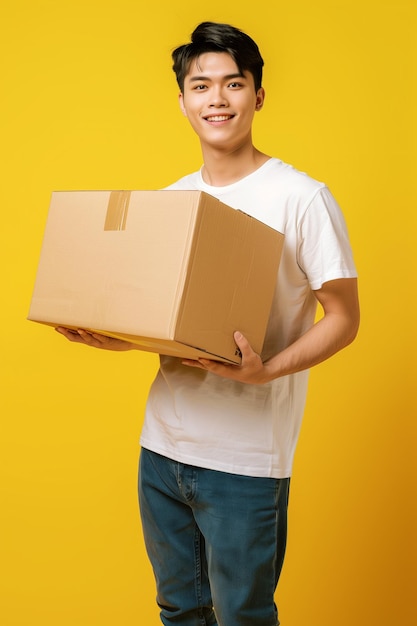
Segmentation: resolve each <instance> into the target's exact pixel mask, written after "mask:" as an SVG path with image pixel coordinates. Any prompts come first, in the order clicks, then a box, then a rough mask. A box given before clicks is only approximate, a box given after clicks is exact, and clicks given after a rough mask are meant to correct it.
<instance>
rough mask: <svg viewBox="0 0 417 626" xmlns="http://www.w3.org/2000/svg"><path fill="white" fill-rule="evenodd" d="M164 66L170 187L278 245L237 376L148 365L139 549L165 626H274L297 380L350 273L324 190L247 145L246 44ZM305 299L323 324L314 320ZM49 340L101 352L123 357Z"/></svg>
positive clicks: (103, 341)
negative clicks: (186, 163) (196, 164)
mask: <svg viewBox="0 0 417 626" xmlns="http://www.w3.org/2000/svg"><path fill="white" fill-rule="evenodd" d="M173 60H174V71H175V73H176V76H177V80H178V84H179V87H180V96H179V100H180V107H181V110H182V112H183V114H184V115H186V116H187V118H188V120H189V122H190V124H191V126H192V127H193V129H194V130H195V132H196V133H197V135H198V137H199V139H200V142H201V149H202V154H203V166H202V168H201V170H200V171H198V172H196V173H194V174H191V175H189V176H186V177H185V178H182V179H181V180H179V181H178V182H176V183H175V184H173V185H171V186H170V188H171V189H199V190H203V191H206V192H207V193H210V194H212V195H213V196H216V197H217V198H219V199H221V200H222V201H223V202H224V203H225V204H228V205H230V206H231V207H233V208H236V209H241V210H243V211H245V212H247V213H249V214H252V215H253V216H254V217H256V218H258V219H260V220H262V221H264V222H265V223H267V224H269V225H270V226H272V227H273V228H275V229H277V230H279V231H281V232H283V233H284V234H285V245H284V250H283V255H282V260H281V265H280V269H279V272H278V276H277V286H276V296H275V300H274V304H273V307H272V312H271V316H270V320H269V326H268V330H267V336H266V340H265V344H264V348H263V351H262V354H260V355H259V354H256V353H255V352H254V351H253V350H252V348H251V346H250V345H249V344H248V342H247V340H246V339H245V337H243V336H242V335H241V334H240V332H239V329H236V333H235V340H236V343H237V345H238V346H239V348H240V350H241V352H242V364H241V366H234V365H225V364H221V363H217V362H214V361H210V360H205V359H200V360H199V361H190V360H180V359H177V358H173V357H165V356H162V357H161V365H160V370H159V372H158V374H157V377H156V379H155V381H154V383H153V385H152V388H151V391H150V395H149V399H148V404H147V409H146V419H145V424H144V428H143V432H142V438H141V444H142V453H141V464H140V473H139V494H140V508H141V516H142V522H143V530H144V536H145V542H146V546H147V550H148V554H149V557H150V560H151V563H152V566H153V569H154V573H155V578H156V583H157V594H158V595H157V600H158V604H159V606H160V609H161V620H162V622H163V623H164V624H178V625H179V624H181V625H183V626H198V625H199V626H202V625H204V624H205V625H214V624H218V625H219V626H276V625H277V624H278V623H279V622H278V614H277V609H276V606H275V604H274V591H275V588H276V585H277V583H278V579H279V575H280V571H281V567H282V563H283V559H284V552H285V544H286V532H287V504H288V490H289V480H290V475H291V469H292V462H293V455H294V449H295V446H296V442H297V437H298V433H299V429H300V425H301V419H302V413H303V410H304V404H305V396H306V387H307V377H308V369H309V368H310V367H312V366H314V365H316V364H317V363H320V362H322V361H324V360H325V359H327V358H328V357H330V356H331V355H333V354H334V353H336V352H337V351H338V350H341V349H342V348H343V347H345V346H346V345H348V344H349V343H350V342H351V341H352V340H353V339H354V337H355V335H356V333H357V329H358V324H359V307H358V296H357V285H356V271H355V267H354V263H353V260H352V254H351V249H350V246H349V241H348V236H347V233H346V227H345V223H344V220H343V217H342V214H341V212H340V209H339V208H338V206H337V204H336V202H335V200H334V198H333V197H332V195H331V193H330V192H329V190H328V189H327V188H326V186H325V185H324V184H322V183H319V182H317V181H315V180H312V179H311V178H309V177H308V176H307V175H305V174H303V173H300V172H298V171H296V170H295V169H293V168H292V167H291V166H289V165H287V164H285V163H283V162H282V161H280V160H278V159H276V158H271V157H269V156H267V155H266V154H263V153H262V152H260V151H259V150H258V149H257V148H255V146H254V145H253V143H252V122H253V117H254V115H255V113H256V112H257V111H259V110H260V109H261V108H262V106H263V104H264V98H265V93H264V90H263V88H262V67H263V60H262V57H261V55H260V53H259V50H258V47H257V45H256V44H255V42H254V41H253V40H252V39H251V38H250V37H248V36H247V35H246V34H244V33H242V32H241V31H239V30H238V29H236V28H234V27H231V26H228V25H225V24H214V23H210V22H206V23H203V24H200V25H199V26H198V27H197V28H196V29H195V31H194V33H193V35H192V42H191V43H189V44H186V45H184V46H180V47H179V48H177V49H176V50H175V51H174V53H173ZM317 302H319V303H320V305H321V306H322V308H323V312H324V315H323V317H322V319H321V320H320V321H319V322H317V323H314V318H315V310H316V304H317ZM58 330H59V331H60V332H62V333H63V334H64V335H66V336H67V337H68V339H70V340H72V341H78V342H80V343H85V344H87V345H91V346H95V347H99V348H105V349H113V350H122V349H133V348H134V346H133V345H131V344H128V343H124V342H120V341H118V340H114V339H110V338H107V337H103V336H100V335H96V334H90V333H87V332H85V331H83V330H80V331H79V333H78V334H74V333H71V332H68V331H67V330H66V329H62V328H61V329H58Z"/></svg>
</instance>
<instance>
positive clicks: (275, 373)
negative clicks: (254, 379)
mask: <svg viewBox="0 0 417 626" xmlns="http://www.w3.org/2000/svg"><path fill="white" fill-rule="evenodd" d="M357 330H358V321H357V320H356V318H355V319H352V318H349V317H348V316H344V315H339V314H333V315H331V314H328V315H326V316H325V317H323V318H322V319H321V320H320V321H318V322H317V323H316V324H314V326H313V327H312V328H311V329H310V330H308V331H307V332H306V333H305V334H304V335H302V336H301V337H300V338H299V339H297V340H296V341H295V342H294V343H292V344H291V345H289V346H288V347H287V348H285V349H284V350H283V351H282V352H279V353H278V354H276V355H275V356H273V357H272V358H270V359H269V360H268V361H266V362H265V363H264V365H265V370H266V373H267V377H268V379H269V380H273V379H274V378H279V377H281V376H287V375H288V374H294V373H296V372H301V371H302V370H306V369H309V368H310V367H313V366H314V365H318V364H319V363H322V362H323V361H325V360H326V359H328V358H329V357H331V356H332V355H334V354H336V352H339V350H342V349H343V348H344V347H346V346H347V345H349V344H350V343H351V342H352V341H353V340H354V338H355V336H356V333H357Z"/></svg>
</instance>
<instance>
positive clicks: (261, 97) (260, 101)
mask: <svg viewBox="0 0 417 626" xmlns="http://www.w3.org/2000/svg"><path fill="white" fill-rule="evenodd" d="M264 102H265V89H264V88H263V87H261V88H260V89H258V91H257V92H256V104H255V110H256V111H260V110H261V109H262V107H263V105H264Z"/></svg>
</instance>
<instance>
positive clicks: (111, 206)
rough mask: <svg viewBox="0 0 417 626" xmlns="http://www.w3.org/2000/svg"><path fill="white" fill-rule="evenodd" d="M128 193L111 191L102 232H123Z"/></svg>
mask: <svg viewBox="0 0 417 626" xmlns="http://www.w3.org/2000/svg"><path fill="white" fill-rule="evenodd" d="M130 193H131V192H130V191H111V192H110V198H109V203H108V205H107V213H106V220H105V222H104V230H125V229H126V219H127V212H128V209H129V202H130Z"/></svg>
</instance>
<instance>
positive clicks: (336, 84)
mask: <svg viewBox="0 0 417 626" xmlns="http://www.w3.org/2000/svg"><path fill="white" fill-rule="evenodd" d="M220 5H222V6H224V7H225V8H220ZM414 5H415V3H414V2H412V1H411V0H409V1H408V2H407V1H405V0H396V1H394V0H392V1H390V2H389V1H387V0H374V1H371V0H333V1H331V0H316V1H315V2H311V1H310V0H299V1H298V2H295V1H294V2H285V3H284V2H281V1H280V0H277V1H275V2H271V1H270V0H259V1H258V2H248V1H243V2H239V3H225V2H222V3H220V4H219V3H214V4H213V3H209V6H208V7H203V8H200V7H201V3H196V2H194V1H193V2H192V1H191V0H182V1H181V2H167V0H160V2H155V3H145V2H141V1H133V0H117V1H116V0H3V2H2V6H1V15H0V28H1V31H2V32H1V33H0V46H1V50H0V62H1V98H0V107H1V116H0V119H1V134H0V137H1V142H0V145H1V152H2V165H1V177H2V185H1V229H0V232H1V235H0V236H1V247H0V252H1V268H2V271H1V283H2V284H1V298H2V302H1V328H2V337H1V368H2V370H1V396H0V402H1V405H0V406H1V421H0V429H1V431H0V463H1V483H0V490H1V493H0V525H1V527H0V552H1V554H0V568H1V574H0V575H1V581H0V623H1V624H2V625H3V626H26V625H28V626H29V625H31V626H33V625H41V626H107V625H109V626H110V625H112V626H114V625H116V624H117V625H119V624H120V625H122V626H133V625H135V626H136V625H137V624H144V625H146V626H156V625H157V624H158V623H159V618H158V614H157V610H156V607H155V604H154V585H153V580H152V574H151V571H150V569H149V566H148V563H147V560H146V556H145V554H144V548H143V544H142V539H141V533H140V526H139V516H138V507H137V500H136V468H137V457H138V438H139V432H140V427H141V422H142V416H143V408H144V402H145V398H146V394H147V390H148V387H149V384H150V382H151V380H152V378H153V375H154V372H155V368H156V365H157V362H156V357H154V356H151V355H147V354H144V353H142V354H141V353H137V352H135V353H128V354H125V353H121V354H112V353H105V352H100V351H94V350H89V349H87V348H83V347H80V346H74V345H72V344H69V343H67V342H66V341H65V340H64V339H63V338H62V337H60V336H58V335H57V334H56V333H54V331H53V330H51V329H49V328H44V327H42V326H40V325H37V324H33V323H31V322H28V321H26V319H25V318H26V315H27V311H28V307H29V302H30V297H31V291H32V287H33V282H34V278H35V272H36V266H37V261H38V257H39V252H40V246H41V240H42V234H43V228H44V225H45V220H46V215H47V209H48V204H49V198H50V194H51V191H52V190H54V189H134V188H139V189H140V188H142V189H153V188H158V187H161V186H163V185H165V184H168V183H169V182H171V181H173V180H175V179H176V178H177V177H179V176H180V175H182V174H185V173H188V172H189V171H192V170H194V169H196V168H197V167H199V166H200V151H199V145H198V141H197V140H196V138H195V137H194V135H193V133H192V131H191V129H189V127H188V124H187V121H186V120H185V119H184V118H183V117H182V115H181V113H180V112H179V109H178V107H177V101H176V99H177V87H176V85H175V80H174V75H173V73H172V71H171V59H170V53H171V49H172V48H173V47H175V46H176V45H178V44H180V43H183V42H184V41H187V40H188V36H189V34H190V33H191V31H192V30H193V28H194V27H195V26H196V24H197V23H199V22H200V21H203V20H206V19H210V20H217V21H227V22H231V23H233V24H235V25H237V26H239V27H241V28H243V29H244V30H246V31H248V32H249V33H250V34H251V35H252V36H253V37H254V38H255V40H257V41H258V43H259V44H260V47H261V50H262V53H263V56H264V59H265V63H266V66H265V88H266V92H267V100H266V104H265V108H264V110H263V111H262V112H261V113H259V114H257V118H256V126H255V143H256V145H257V146H258V147H259V148H261V149H262V150H264V151H266V152H268V153H270V154H273V155H274V156H278V157H280V158H282V159H284V160H286V161H289V162H291V163H293V164H294V165H295V166H296V167H297V168H299V169H302V170H305V171H308V172H309V173H310V174H311V175H312V176H314V177H316V178H318V179H320V180H325V181H326V182H327V183H328V185H329V186H330V188H331V189H332V191H333V192H334V194H335V195H336V197H337V198H338V200H339V202H340V204H341V205H342V207H343V210H344V213H345V216H346V219H347V222H348V226H349V229H350V233H351V239H352V243H353V246H354V249H355V258H356V262H357V265H358V269H359V273H360V290H361V301H362V326H361V331H360V335H359V337H358V339H357V341H356V342H355V343H354V344H353V345H352V346H351V347H349V348H348V349H347V350H346V351H344V352H343V353H341V354H339V355H337V356H336V357H334V358H333V359H332V360H331V361H329V362H327V363H325V364H323V365H321V366H319V367H317V368H316V369H315V370H314V371H313V372H312V375H311V385H310V393H309V399H308V407H307V411H306V416H305V422H304V426H303V430H302V435H301V439H300V443H299V447H298V452H297V455H296V462H295V475H294V479H293V483H292V495H291V502H290V534H289V546H288V552H287V560H286V564H285V567H284V572H283V575H282V580H281V584H280V588H279V592H278V600H279V605H280V613H281V619H282V624H283V626H302V625H305V626H307V624H308V626H348V625H349V626H351V625H352V624H355V626H374V625H375V626H412V625H413V624H415V623H416V620H417V616H416V605H415V585H416V576H415V574H416V559H417V554H416V537H415V534H416V521H417V520H416V504H415V500H416V490H415V487H416V483H415V478H416V455H415V447H416V425H415V420H416V413H417V411H416V401H415V388H416V365H415V362H416V359H415V352H416V313H415V309H416V261H415V248H416V199H417V198H416V195H417V194H416V185H415V183H416V127H415V115H416V110H417V102H416V97H415V96H416V92H415V87H416V55H415V46H414V42H415V33H416V21H415V15H414V11H413V7H414ZM213 6H214V7H215V8H210V7H213ZM216 7H217V8H216Z"/></svg>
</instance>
